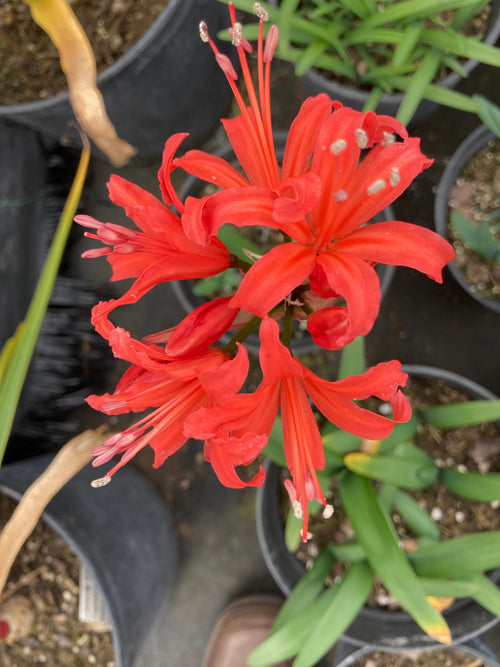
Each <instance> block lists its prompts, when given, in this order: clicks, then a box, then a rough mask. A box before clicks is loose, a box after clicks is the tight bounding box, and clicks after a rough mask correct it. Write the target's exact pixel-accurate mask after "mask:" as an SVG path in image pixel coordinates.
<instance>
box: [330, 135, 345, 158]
mask: <svg viewBox="0 0 500 667" xmlns="http://www.w3.org/2000/svg"><path fill="white" fill-rule="evenodd" d="M346 148H347V141H345V139H337V141H334V142H333V143H332V145H331V146H330V150H331V152H332V153H333V154H334V155H338V154H339V153H342V151H343V150H345V149H346Z"/></svg>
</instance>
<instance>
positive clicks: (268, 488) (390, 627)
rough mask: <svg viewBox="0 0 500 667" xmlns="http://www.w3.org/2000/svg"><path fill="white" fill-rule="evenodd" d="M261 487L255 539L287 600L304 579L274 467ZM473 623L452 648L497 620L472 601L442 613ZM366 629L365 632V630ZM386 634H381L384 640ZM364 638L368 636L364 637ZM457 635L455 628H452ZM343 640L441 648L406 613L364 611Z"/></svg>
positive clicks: (421, 373) (468, 385)
mask: <svg viewBox="0 0 500 667" xmlns="http://www.w3.org/2000/svg"><path fill="white" fill-rule="evenodd" d="M402 368H403V370H404V371H405V372H408V373H409V374H410V375H414V376H416V377H429V376H430V377H435V378H437V379H439V380H443V381H446V382H448V383H449V384H450V385H451V386H453V387H456V388H458V389H461V390H462V391H464V393H470V395H471V397H473V398H476V399H496V398H497V396H496V395H495V394H493V393H492V392H490V391H489V390H488V389H486V388H485V387H483V386H482V385H479V384H477V383H476V382H474V381H472V380H469V379H468V378H466V377H464V376H462V375H459V374H457V373H454V372H451V371H447V370H444V369H441V368H433V367H431V366H424V365H422V366H420V365H404V364H403V367H402ZM264 468H265V470H266V478H265V482H264V484H263V485H262V486H261V487H258V488H257V498H256V524H257V537H258V540H259V544H260V547H261V552H262V555H263V558H264V561H265V563H266V565H267V568H268V570H269V572H270V573H271V576H272V577H273V579H274V581H275V582H276V584H277V585H278V587H279V589H280V590H281V592H282V593H283V594H284V595H285V596H287V597H288V595H290V592H291V590H292V588H293V587H294V586H295V585H296V584H297V582H298V581H299V579H300V578H301V577H302V576H303V574H304V567H303V566H302V564H301V563H300V561H299V560H298V559H297V558H296V557H295V556H294V555H293V554H292V553H291V552H289V551H288V549H287V548H286V545H285V541H284V537H283V526H282V523H281V517H280V511H279V503H278V502H277V497H276V493H275V491H276V485H277V483H278V476H279V472H280V470H281V468H280V466H279V465H278V464H275V463H273V462H271V461H270V460H269V459H267V460H266V461H265V462H264ZM490 576H491V577H492V579H493V581H495V582H496V583H498V582H500V568H498V569H497V570H495V571H494V572H493V573H491V574H490ZM466 610H467V611H468V612H469V613H468V615H469V616H471V617H472V618H473V619H474V620H475V621H476V625H477V623H478V619H479V620H480V626H479V628H476V629H475V630H474V629H470V628H469V629H467V630H465V629H463V630H462V631H461V632H462V633H461V634H460V635H457V636H456V637H454V639H453V645H456V644H459V643H464V642H466V641H469V640H470V639H472V638H474V637H476V636H478V635H480V634H482V633H484V632H485V631H486V630H488V629H490V628H492V627H493V626H494V625H496V624H497V623H498V622H499V621H500V618H499V617H497V616H495V615H493V614H492V613H491V612H489V611H487V610H486V609H484V608H483V607H481V606H480V605H479V604H477V603H476V602H474V601H473V600H472V599H468V598H466V599H464V600H458V601H457V602H456V603H455V604H454V605H453V606H452V607H451V608H450V609H449V610H447V611H445V612H443V615H444V617H445V619H447V620H448V621H449V622H450V624H451V628H452V632H453V629H454V623H455V624H456V622H457V619H458V620H459V621H460V618H459V617H463V616H464V615H465V611H466ZM367 629H368V630H367ZM384 631H385V634H384ZM366 632H368V634H366ZM455 632H456V628H455ZM341 639H342V640H343V641H346V642H348V643H350V644H353V645H355V646H366V645H369V646H371V648H372V649H373V647H375V648H378V649H380V650H383V651H384V650H385V651H387V650H393V651H394V650H402V649H426V648H430V647H433V646H439V644H438V643H437V642H435V641H434V640H433V639H431V638H430V637H429V636H428V635H426V634H425V633H424V632H423V631H422V630H421V629H420V628H419V627H418V626H417V624H416V623H415V621H414V620H413V619H412V617H411V616H410V615H409V614H407V613H406V612H405V611H387V610H383V609H375V608H374V609H372V608H368V607H363V608H362V609H361V611H360V613H359V614H358V616H357V617H356V618H355V619H354V621H353V622H352V623H351V625H350V626H349V628H348V629H347V630H346V631H345V632H344V634H343V635H342V637H341Z"/></svg>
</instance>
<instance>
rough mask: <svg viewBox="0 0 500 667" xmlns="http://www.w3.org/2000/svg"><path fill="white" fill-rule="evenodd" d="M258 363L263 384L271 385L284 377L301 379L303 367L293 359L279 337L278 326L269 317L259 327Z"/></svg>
mask: <svg viewBox="0 0 500 667" xmlns="http://www.w3.org/2000/svg"><path fill="white" fill-rule="evenodd" d="M259 335H260V350H259V362H260V367H261V369H262V375H263V384H264V385H272V384H276V383H277V382H279V381H280V380H281V379H282V378H284V377H303V376H304V372H305V370H304V367H303V366H302V364H301V363H300V362H299V361H297V360H296V359H294V358H293V357H292V355H291V353H290V350H289V349H288V348H287V347H285V346H284V345H283V344H282V343H281V341H280V336H279V325H278V323H277V322H275V321H274V320H273V319H272V318H271V317H265V318H264V319H263V320H262V323H261V325H260V332H259Z"/></svg>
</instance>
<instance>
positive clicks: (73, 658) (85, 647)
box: [0, 495, 115, 667]
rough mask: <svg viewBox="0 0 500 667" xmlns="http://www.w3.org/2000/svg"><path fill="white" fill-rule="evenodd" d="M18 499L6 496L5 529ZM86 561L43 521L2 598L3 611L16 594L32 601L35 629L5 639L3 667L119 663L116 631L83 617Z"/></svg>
mask: <svg viewBox="0 0 500 667" xmlns="http://www.w3.org/2000/svg"><path fill="white" fill-rule="evenodd" d="M15 507H16V502H15V501H13V500H11V499H10V498H8V497H7V496H3V495H0V528H1V527H2V526H3V525H4V524H5V523H6V521H7V520H8V519H9V518H10V516H11V514H12V512H13V511H14V509H15ZM79 578H80V561H79V559H78V557H77V556H76V555H75V554H74V552H73V551H72V550H71V549H70V548H69V546H68V545H67V543H66V542H65V541H64V540H63V539H62V538H61V537H60V536H59V535H58V534H57V533H56V532H55V531H53V530H52V529H51V528H50V527H49V526H48V525H47V524H46V523H44V522H43V521H40V522H39V523H38V524H37V526H36V527H35V530H34V531H33V533H32V534H31V535H30V537H29V538H28V540H27V541H26V543H25V545H24V546H23V548H22V549H21V551H20V553H19V555H18V557H17V560H16V561H15V563H14V565H13V567H12V569H11V572H10V575H9V579H8V582H7V585H6V587H5V590H4V591H3V593H2V595H1V596H0V609H1V604H2V603H3V602H7V601H8V600H9V599H11V597H12V596H13V595H14V594H15V595H21V596H23V597H25V598H27V599H28V600H29V601H30V606H31V609H32V611H33V613H34V620H33V622H32V624H31V628H30V629H29V632H28V633H27V634H26V635H25V636H23V637H20V638H19V639H17V641H14V642H13V643H11V644H7V643H0V665H1V666H2V667H27V665H38V664H44V665H47V667H90V666H92V665H95V666H96V667H114V666H115V661H114V652H113V645H112V640H111V633H110V632H109V631H108V630H104V628H103V627H99V631H96V627H97V626H94V625H93V624H92V625H90V624H87V623H83V622H81V621H80V620H79V619H78V601H79Z"/></svg>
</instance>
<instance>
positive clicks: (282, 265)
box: [231, 243, 316, 317]
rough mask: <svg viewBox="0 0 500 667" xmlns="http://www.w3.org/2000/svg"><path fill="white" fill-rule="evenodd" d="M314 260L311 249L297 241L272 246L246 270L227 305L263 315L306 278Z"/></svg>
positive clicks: (314, 254) (313, 253) (314, 256)
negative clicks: (229, 303)
mask: <svg viewBox="0 0 500 667" xmlns="http://www.w3.org/2000/svg"><path fill="white" fill-rule="evenodd" d="M315 260H316V253H315V252H314V250H312V248H307V247H305V246H302V245H300V244H298V243H285V244H284V245H280V246H276V247H275V248H273V249H272V250H270V251H269V252H268V253H266V254H265V255H264V256H263V257H261V258H260V259H259V260H258V261H257V262H256V263H255V264H254V265H253V266H252V267H251V268H250V269H249V271H248V273H247V274H246V275H245V277H244V278H243V280H242V282H241V285H240V286H239V288H238V291H237V292H236V294H235V296H234V297H233V298H232V300H231V306H233V307H234V308H241V309H242V310H248V311H250V312H251V313H253V314H254V315H258V316H259V317H264V315H267V313H268V312H269V311H270V310H271V309H272V308H273V307H274V306H276V305H277V304H278V303H279V302H280V301H282V299H284V298H285V297H286V296H288V294H290V293H291V292H292V291H293V290H294V289H295V288H296V287H298V286H299V285H301V284H302V283H303V282H304V281H305V280H306V278H307V277H308V275H309V274H310V273H311V271H312V270H313V268H314V263H315Z"/></svg>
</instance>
